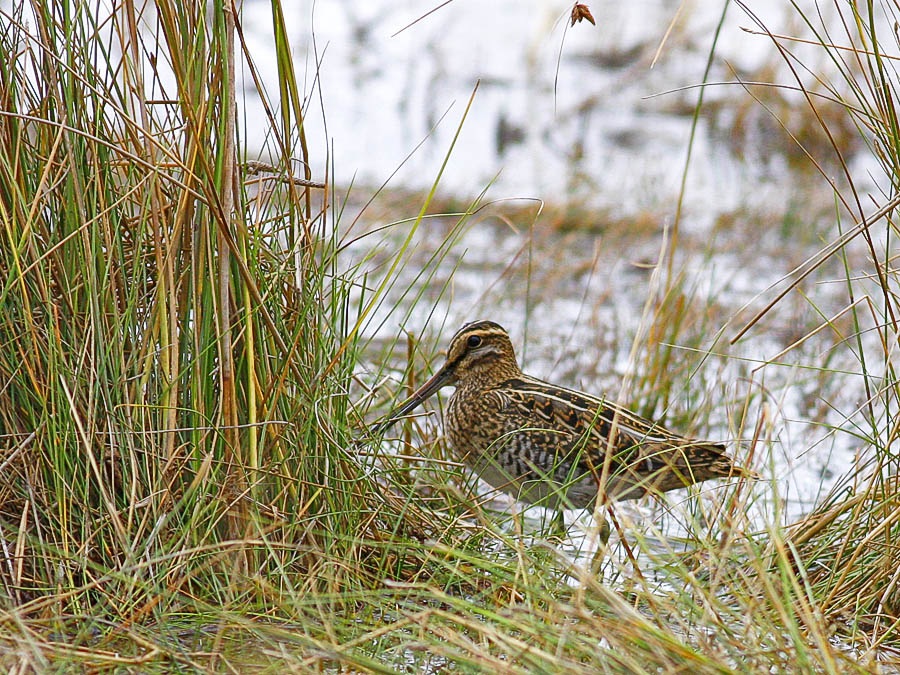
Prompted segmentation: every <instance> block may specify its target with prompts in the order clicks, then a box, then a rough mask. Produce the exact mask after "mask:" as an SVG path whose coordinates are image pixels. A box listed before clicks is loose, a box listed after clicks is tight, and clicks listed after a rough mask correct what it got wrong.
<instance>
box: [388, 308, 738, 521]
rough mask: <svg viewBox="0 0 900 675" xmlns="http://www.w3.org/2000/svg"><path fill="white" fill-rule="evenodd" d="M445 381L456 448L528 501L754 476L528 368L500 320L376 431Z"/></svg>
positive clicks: (460, 347)
mask: <svg viewBox="0 0 900 675" xmlns="http://www.w3.org/2000/svg"><path fill="white" fill-rule="evenodd" d="M445 386H455V387H456V391H455V392H454V394H453V396H452V397H451V398H450V401H449V403H448V405H447V410H446V413H445V416H444V430H445V432H446V434H447V437H448V438H449V440H450V443H451V444H452V445H453V447H454V449H455V451H456V452H457V453H459V454H460V456H461V457H462V459H463V461H465V462H466V464H467V465H469V466H470V467H471V468H472V469H474V470H475V471H476V472H477V473H478V474H479V475H480V476H481V477H482V478H483V479H484V480H486V481H487V482H488V483H490V484H491V485H492V486H494V487H495V488H498V489H501V490H504V491H505V492H508V493H510V494H512V495H513V496H514V497H516V498H517V499H519V500H521V501H523V502H526V503H529V504H535V503H540V504H541V505H543V506H548V507H553V508H584V507H586V506H589V505H590V504H591V503H592V502H593V501H594V499H595V498H596V497H597V496H598V494H600V491H601V489H602V490H603V491H604V492H605V494H606V495H607V497H609V498H610V499H636V498H638V497H640V496H642V495H644V494H646V493H647V492H665V491H667V490H674V489H676V488H681V487H685V486H687V485H692V484H694V483H698V482H701V481H705V480H708V479H710V478H718V477H732V476H737V477H750V476H754V475H755V474H754V473H753V472H752V471H749V470H747V469H744V468H741V467H740V466H738V465H736V464H735V463H734V462H733V461H732V460H731V458H729V457H728V455H726V454H725V447H724V446H723V445H721V444H719V443H712V442H708V441H698V440H691V439H688V438H685V437H683V436H679V435H677V434H674V433H672V432H670V431H667V430H665V429H663V428H662V427H660V426H659V425H656V424H654V423H653V422H650V421H648V420H645V419H643V418H641V417H639V416H638V415H635V414H634V413H632V412H631V411H629V410H626V409H625V408H622V407H620V406H617V405H616V404H614V403H612V402H610V401H606V400H603V399H599V398H595V397H593V396H589V395H587V394H584V393H582V392H578V391H574V390H572V389H566V388H564V387H559V386H557V385H554V384H549V383H547V382H543V381H541V380H538V379H536V378H533V377H529V376H528V375H525V374H524V373H523V372H522V371H521V370H520V369H519V365H518V362H517V361H516V355H515V351H514V349H513V346H512V343H511V342H510V339H509V335H508V334H507V332H506V331H505V330H504V329H503V328H502V327H501V326H500V325H498V324H496V323H494V322H493V321H476V322H473V323H469V324H466V325H465V326H463V327H462V328H461V329H460V330H459V331H458V332H457V333H456V335H454V336H453V339H452V340H451V341H450V349H449V350H448V352H447V361H446V363H444V365H443V366H442V367H441V369H440V370H438V372H437V373H435V375H434V377H432V378H431V379H430V380H429V381H428V382H426V383H425V384H424V385H423V386H422V387H420V388H419V390H418V391H416V392H415V393H414V394H413V395H412V397H410V399H409V400H408V401H406V402H405V403H404V404H402V405H401V406H399V407H398V408H397V409H396V410H395V411H393V412H392V413H391V414H390V415H389V416H388V417H387V418H386V420H385V421H384V422H383V423H382V424H380V425H379V426H378V427H377V429H376V431H378V432H382V431H384V430H385V429H387V428H388V427H389V426H390V425H391V424H393V423H394V422H395V421H396V420H397V419H398V418H400V417H402V416H403V415H406V414H407V413H409V412H410V411H412V410H413V409H415V408H416V407H418V406H419V405H420V404H421V403H422V402H423V401H425V400H426V399H427V398H428V397H430V396H431V395H432V394H434V393H435V392H437V390H438V389H440V388H442V387H445Z"/></svg>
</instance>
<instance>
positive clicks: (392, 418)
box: [372, 368, 450, 434]
mask: <svg viewBox="0 0 900 675" xmlns="http://www.w3.org/2000/svg"><path fill="white" fill-rule="evenodd" d="M449 378H450V371H448V370H447V369H446V368H441V369H440V370H439V371H437V372H436V373H435V374H434V376H433V377H432V378H431V379H430V380H428V382H426V383H425V384H423V385H422V386H421V387H419V388H418V389H417V390H416V391H415V392H414V393H413V395H412V396H410V397H409V398H408V399H407V400H406V401H405V402H403V403H402V404H401V405H400V406H399V407H397V408H395V409H394V410H393V411H392V412H391V414H390V415H388V416H387V417H386V418H385V420H384V421H383V422H380V423H379V424H376V425H375V426H374V427H373V429H372V430H373V432H374V433H376V434H382V433H384V432H385V431H387V430H388V429H389V428H390V427H391V426H392V425H393V424H394V422H396V421H397V420H398V419H400V418H401V417H403V416H404V415H406V414H407V413H410V412H412V411H413V410H415V409H416V408H418V407H419V406H420V405H422V403H424V402H425V401H426V400H427V399H428V398H429V397H430V396H431V395H432V394H434V393H435V392H436V391H437V390H438V389H440V388H441V387H443V386H444V385H445V384H447V380H448V379H449Z"/></svg>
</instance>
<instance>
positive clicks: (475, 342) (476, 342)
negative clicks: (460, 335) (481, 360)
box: [466, 335, 481, 349]
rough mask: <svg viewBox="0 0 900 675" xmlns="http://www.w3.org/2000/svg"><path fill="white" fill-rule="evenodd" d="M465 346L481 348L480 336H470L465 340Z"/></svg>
mask: <svg viewBox="0 0 900 675" xmlns="http://www.w3.org/2000/svg"><path fill="white" fill-rule="evenodd" d="M466 346H467V347H469V348H470V349H471V348H474V347H479V346H481V336H480V335H470V336H469V339H468V340H466Z"/></svg>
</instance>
